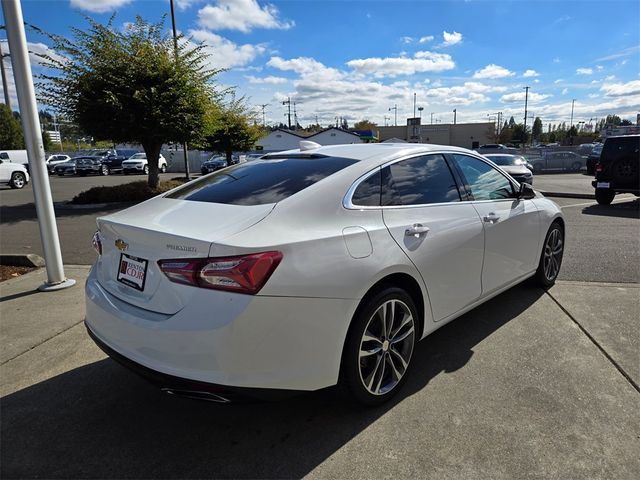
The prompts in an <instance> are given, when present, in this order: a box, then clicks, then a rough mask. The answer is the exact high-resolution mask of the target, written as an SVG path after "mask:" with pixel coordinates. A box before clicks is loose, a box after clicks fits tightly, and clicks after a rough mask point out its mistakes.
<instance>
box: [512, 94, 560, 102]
mask: <svg viewBox="0 0 640 480" xmlns="http://www.w3.org/2000/svg"><path fill="white" fill-rule="evenodd" d="M525 95H526V94H525V92H516V93H509V94H507V95H503V96H502V97H500V101H501V102H502V103H515V102H518V103H520V102H524V99H525ZM552 96H553V95H545V94H540V93H535V92H529V98H528V100H529V102H531V103H535V102H541V101H543V100H546V99H547V98H549V97H552Z"/></svg>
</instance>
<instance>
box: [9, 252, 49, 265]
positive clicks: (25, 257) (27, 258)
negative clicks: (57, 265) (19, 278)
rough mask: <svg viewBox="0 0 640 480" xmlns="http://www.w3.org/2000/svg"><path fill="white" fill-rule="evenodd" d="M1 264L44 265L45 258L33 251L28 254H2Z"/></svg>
mask: <svg viewBox="0 0 640 480" xmlns="http://www.w3.org/2000/svg"><path fill="white" fill-rule="evenodd" d="M0 265H6V266H9V267H35V268H39V267H44V266H45V264H44V258H42V257H41V256H40V255H35V254H33V253H27V254H20V253H16V254H7V255H4V254H1V255H0Z"/></svg>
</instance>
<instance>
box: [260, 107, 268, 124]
mask: <svg viewBox="0 0 640 480" xmlns="http://www.w3.org/2000/svg"><path fill="white" fill-rule="evenodd" d="M268 106H269V104H268V103H263V104H262V105H259V107H260V108H262V126H263V127H264V126H266V123H265V121H264V109H265V108H267V107H268Z"/></svg>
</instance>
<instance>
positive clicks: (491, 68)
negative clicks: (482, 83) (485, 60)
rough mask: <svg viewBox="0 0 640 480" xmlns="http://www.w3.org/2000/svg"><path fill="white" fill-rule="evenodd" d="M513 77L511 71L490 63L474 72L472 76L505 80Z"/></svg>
mask: <svg viewBox="0 0 640 480" xmlns="http://www.w3.org/2000/svg"><path fill="white" fill-rule="evenodd" d="M514 75H515V73H513V72H512V71H511V70H508V69H506V68H504V67H501V66H500V65H496V64H494V63H491V64H489V65H487V66H486V67H484V68H482V69H480V70H476V72H475V73H474V74H473V78H505V77H513V76H514Z"/></svg>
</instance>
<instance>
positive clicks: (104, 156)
mask: <svg viewBox="0 0 640 480" xmlns="http://www.w3.org/2000/svg"><path fill="white" fill-rule="evenodd" d="M136 153H138V150H132V149H108V150H92V151H91V152H89V154H88V156H90V157H100V160H102V163H104V164H105V165H106V166H107V168H108V169H109V173H113V172H118V171H122V162H123V161H125V160H126V159H128V158H129V157H131V156H132V155H134V154H136Z"/></svg>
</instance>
